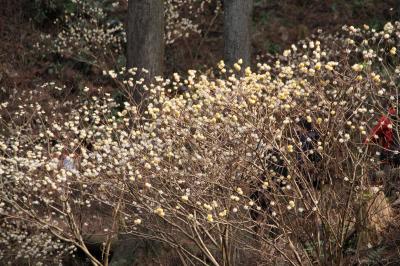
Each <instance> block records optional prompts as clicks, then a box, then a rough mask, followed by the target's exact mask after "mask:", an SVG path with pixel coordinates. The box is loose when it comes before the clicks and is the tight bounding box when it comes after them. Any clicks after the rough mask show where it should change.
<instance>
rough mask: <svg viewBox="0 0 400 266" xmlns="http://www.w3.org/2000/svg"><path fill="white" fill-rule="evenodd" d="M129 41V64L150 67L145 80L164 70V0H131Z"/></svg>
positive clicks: (144, 76) (130, 65)
mask: <svg viewBox="0 0 400 266" xmlns="http://www.w3.org/2000/svg"><path fill="white" fill-rule="evenodd" d="M127 41H128V47H127V49H128V52H127V67H128V68H132V67H137V68H138V69H139V70H140V69H141V68H145V69H147V70H148V71H149V73H148V74H145V75H141V77H143V78H145V79H146V81H151V79H152V78H153V77H154V76H157V75H162V74H163V62H164V0H129V6H128V36H127ZM139 74H140V71H139Z"/></svg>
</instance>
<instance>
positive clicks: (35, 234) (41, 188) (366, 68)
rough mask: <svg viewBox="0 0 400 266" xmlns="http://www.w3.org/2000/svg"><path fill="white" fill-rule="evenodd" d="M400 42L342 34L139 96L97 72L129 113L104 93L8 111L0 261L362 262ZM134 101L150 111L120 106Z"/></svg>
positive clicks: (360, 32) (0, 141)
mask: <svg viewBox="0 0 400 266" xmlns="http://www.w3.org/2000/svg"><path fill="white" fill-rule="evenodd" d="M399 36H400V23H398V22H396V23H394V24H392V23H387V24H386V25H385V27H384V30H383V31H380V32H376V31H375V30H374V29H370V28H369V27H367V26H363V27H361V28H356V27H353V26H351V27H347V26H345V27H343V30H342V31H341V32H340V33H338V34H335V35H324V34H322V33H319V34H317V35H314V36H311V37H310V38H309V39H308V40H304V41H301V42H299V43H298V44H296V45H293V46H292V47H291V48H290V49H288V50H286V51H284V53H283V54H282V55H279V56H277V57H276V58H275V59H274V60H272V61H271V62H259V63H258V64H257V68H256V69H250V68H246V69H245V71H241V70H242V69H241V68H242V66H241V61H240V60H239V62H238V63H237V64H235V65H234V68H233V69H227V68H226V66H225V64H224V62H222V61H221V62H220V63H219V64H218V66H217V67H216V68H215V69H214V72H213V73H211V74H208V75H205V74H203V73H198V72H197V71H195V70H189V71H188V73H187V74H178V73H175V74H174V75H173V76H172V77H170V78H161V77H158V78H157V80H156V82H155V83H154V84H152V85H148V86H146V85H143V84H142V82H141V81H136V80H134V78H133V77H134V76H135V73H136V72H138V71H141V70H137V69H130V70H129V71H127V70H126V69H121V70H118V71H116V70H106V71H105V72H104V74H105V75H106V76H108V78H109V79H110V80H111V81H112V82H113V84H115V85H114V86H115V89H116V90H117V89H118V90H119V91H121V92H124V93H125V95H126V99H127V100H126V101H125V102H123V103H116V101H115V100H114V99H113V97H112V96H111V95H110V94H107V93H102V89H101V88H98V89H96V88H86V89H85V90H84V93H83V94H82V95H81V96H79V97H78V98H76V99H75V100H74V101H72V102H71V101H70V102H66V103H60V105H61V106H65V107H68V108H66V109H70V110H69V111H67V112H60V111H58V112H56V111H52V110H51V108H50V109H49V108H44V107H43V106H41V105H40V104H39V103H32V102H29V95H27V96H26V97H24V98H25V102H24V100H22V99H15V98H11V99H9V101H7V102H4V103H2V104H1V106H2V107H1V111H2V120H1V123H2V128H3V132H2V134H1V137H0V148H1V153H0V158H1V161H0V162H1V164H0V174H1V175H0V176H1V179H0V181H1V182H0V188H1V190H0V206H1V209H0V211H1V212H0V217H1V223H0V226H1V228H2V229H1V232H2V233H1V234H0V247H1V250H2V253H0V256H1V259H2V260H8V261H11V263H13V262H14V257H12V256H10V255H8V254H6V253H7V252H8V250H9V249H6V248H3V247H11V246H15V245H17V243H18V245H19V246H22V247H24V249H25V248H26V252H23V250H21V251H20V252H21V254H22V255H21V256H20V257H22V258H25V259H26V260H29V261H30V263H36V262H46V261H47V260H48V259H49V258H50V254H52V256H51V258H53V259H55V260H57V259H60V258H61V257H62V255H63V254H64V253H65V252H70V251H73V247H76V248H79V249H81V250H82V251H83V252H84V253H85V254H86V255H87V256H88V258H89V259H90V260H91V262H92V263H93V264H94V265H102V264H106V263H107V262H108V260H109V251H110V248H111V245H112V241H111V240H112V239H114V238H116V237H118V236H119V235H121V234H128V235H134V236H138V237H142V238H151V239H156V240H158V241H161V242H164V243H166V244H167V245H169V246H170V247H171V248H173V249H174V251H175V252H176V253H177V254H178V255H179V257H180V259H181V260H182V262H184V263H186V264H195V265H197V264H204V265H245V264H246V263H248V264H250V263H251V264H254V263H260V264H265V265H272V264H285V265H286V264H290V265H311V264H317V265H330V264H335V265H339V264H345V263H350V260H349V259H350V258H354V256H356V257H358V258H360V256H361V254H363V253H362V252H363V251H365V250H367V249H368V248H370V246H371V245H372V246H374V245H377V244H379V243H380V242H379V241H380V240H379V237H378V236H379V235H380V234H381V233H382V232H381V230H382V228H385V226H386V225H388V221H390V219H389V218H390V217H384V215H379V218H380V219H381V220H379V219H378V220H377V219H376V217H375V216H374V217H375V218H374V219H373V220H374V222H368V219H366V218H365V217H368V211H375V212H378V213H380V211H382V210H380V209H379V208H378V207H377V208H378V210H377V209H376V208H375V207H374V208H369V206H370V205H369V203H370V202H371V199H375V198H378V196H379V195H381V194H380V193H381V192H380V188H379V187H374V186H375V185H376V184H375V183H373V182H372V181H371V179H370V175H371V174H372V173H373V172H374V171H376V170H377V169H379V160H378V157H377V155H376V148H375V146H374V145H373V144H370V145H366V144H364V143H363V142H364V140H365V138H366V137H367V134H368V133H367V132H368V131H369V129H370V127H372V126H374V123H373V122H374V121H376V118H377V116H379V115H381V114H384V113H386V112H387V107H388V106H389V105H391V104H393V103H397V100H398V81H399V80H398V79H399V71H400V70H399V60H398V55H397V49H399V44H400V42H399ZM99 47H100V46H99ZM243 72H244V74H243V76H242V75H241V74H240V73H243ZM53 89H55V88H54V86H53V85H51V84H46V85H44V86H42V87H41V90H53ZM137 89H140V90H142V91H145V94H146V95H147V99H146V102H145V106H140V107H139V106H136V105H135V104H134V101H133V100H131V98H130V95H131V94H132V91H134V90H137ZM14 101H18V104H17V103H16V102H14ZM16 104H17V105H18V107H17V110H14V111H12V112H11V111H10V110H11V109H10V108H13V107H12V106H15V105H16ZM376 205H377V204H376V203H374V206H376ZM378 205H379V204H378ZM385 206H386V205H385ZM386 207H387V206H386ZM386 207H385V208H386ZM385 213H390V212H385ZM388 215H389V214H388ZM363 217H364V218H363ZM384 218H387V219H384ZM376 223H381V224H379V226H375V224H376ZM10 227H12V228H13V229H12V230H9V229H7V228H10ZM91 234H97V235H102V236H104V238H103V240H104V243H103V256H101V258H99V257H95V256H94V255H93V254H92V253H91V251H90V250H89V248H88V247H87V244H86V242H85V239H86V238H87V236H89V235H91ZM375 236H376V237H375ZM32 239H38V240H35V241H42V242H46V243H48V244H47V245H40V246H38V245H37V243H33V242H32ZM35 241H34V242H35ZM50 243H53V244H54V245H53V246H51V245H50ZM49 245H50V246H51V247H49ZM3 250H4V252H3ZM50 252H52V253H50ZM38 254H40V256H39V255H38ZM56 254H58V255H59V256H56Z"/></svg>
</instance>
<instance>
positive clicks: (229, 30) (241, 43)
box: [224, 0, 253, 66]
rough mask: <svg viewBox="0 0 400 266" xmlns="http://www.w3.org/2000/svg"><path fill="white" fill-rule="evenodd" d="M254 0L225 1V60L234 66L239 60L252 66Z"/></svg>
mask: <svg viewBox="0 0 400 266" xmlns="http://www.w3.org/2000/svg"><path fill="white" fill-rule="evenodd" d="M252 10H253V0H225V1H224V59H225V62H226V63H227V64H228V65H230V66H232V65H233V64H234V63H236V62H237V61H238V60H239V59H243V65H244V66H249V65H250V56H251V49H250V48H251V19H252Z"/></svg>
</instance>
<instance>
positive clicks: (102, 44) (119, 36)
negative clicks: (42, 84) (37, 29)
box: [35, 0, 220, 69]
mask: <svg viewBox="0 0 400 266" xmlns="http://www.w3.org/2000/svg"><path fill="white" fill-rule="evenodd" d="M36 2H41V1H36ZM36 2H35V3H36ZM51 3H52V2H51ZM211 3H212V0H206V1H201V2H200V1H196V0H191V1H181V0H168V1H166V3H165V25H166V26H165V27H166V29H165V41H166V44H172V43H174V42H175V41H176V40H177V39H179V38H187V37H189V35H190V34H199V33H200V31H201V29H200V28H201V27H200V25H199V23H201V20H200V19H199V16H200V15H201V14H203V13H204V12H205V9H206V7H207V6H209V5H210V4H211ZM127 4H128V3H127V1H121V3H120V2H119V1H111V2H110V1H97V0H70V1H68V2H67V3H64V6H65V7H64V8H65V12H64V15H63V16H62V17H61V18H57V19H55V21H54V24H56V25H58V27H60V28H61V30H60V31H59V32H58V34H57V35H56V36H53V35H52V34H48V35H43V36H42V43H38V44H36V47H37V48H38V49H40V50H41V49H44V50H45V51H47V52H54V53H57V54H60V55H61V56H63V57H65V58H67V59H68V58H72V59H74V60H75V61H78V62H84V63H87V64H89V65H94V66H96V67H98V68H100V69H102V68H107V67H108V66H110V65H113V66H115V65H116V63H117V62H116V60H118V56H119V55H122V54H123V53H122V51H123V49H124V47H125V44H126V32H125V26H124V24H123V23H122V22H121V21H119V20H118V19H116V18H112V16H111V14H112V13H116V12H121V10H122V11H124V12H125V11H126V7H127ZM59 5H61V4H59ZM215 5H216V10H215V11H214V12H216V13H218V12H220V2H219V1H216V2H215ZM50 6H52V5H50ZM113 17H115V16H113ZM119 63H123V62H119Z"/></svg>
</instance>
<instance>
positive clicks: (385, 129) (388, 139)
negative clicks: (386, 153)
mask: <svg viewBox="0 0 400 266" xmlns="http://www.w3.org/2000/svg"><path fill="white" fill-rule="evenodd" d="M395 113H396V109H395V108H390V109H389V110H388V115H383V116H381V118H380V119H379V121H378V124H377V125H376V126H375V127H374V128H373V129H372V131H371V134H370V135H369V137H368V138H367V139H366V140H365V142H364V143H368V142H369V141H371V140H372V141H373V142H378V143H379V142H380V144H381V145H382V147H383V148H385V149H389V148H390V147H391V145H392V144H393V129H392V128H391V127H389V125H392V120H390V118H389V115H393V114H395ZM375 136H378V138H375Z"/></svg>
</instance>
